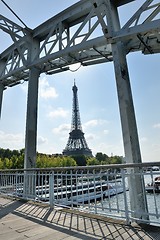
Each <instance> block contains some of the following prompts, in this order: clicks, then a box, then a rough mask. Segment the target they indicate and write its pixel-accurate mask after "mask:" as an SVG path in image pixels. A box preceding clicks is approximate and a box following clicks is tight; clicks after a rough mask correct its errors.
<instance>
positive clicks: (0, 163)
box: [0, 158, 3, 169]
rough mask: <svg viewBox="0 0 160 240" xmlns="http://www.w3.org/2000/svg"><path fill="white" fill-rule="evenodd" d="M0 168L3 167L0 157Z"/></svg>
mask: <svg viewBox="0 0 160 240" xmlns="http://www.w3.org/2000/svg"><path fill="white" fill-rule="evenodd" d="M0 169H3V161H2V159H1V158H0Z"/></svg>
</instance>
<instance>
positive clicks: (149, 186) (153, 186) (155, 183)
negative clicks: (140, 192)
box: [145, 176, 160, 193]
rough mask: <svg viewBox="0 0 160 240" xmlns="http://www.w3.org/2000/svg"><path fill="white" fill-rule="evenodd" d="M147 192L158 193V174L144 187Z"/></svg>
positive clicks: (159, 185)
mask: <svg viewBox="0 0 160 240" xmlns="http://www.w3.org/2000/svg"><path fill="white" fill-rule="evenodd" d="M145 189H146V191H147V192H148V193H160V176H158V177H155V179H154V181H153V182H152V183H150V184H147V186H146V187H145Z"/></svg>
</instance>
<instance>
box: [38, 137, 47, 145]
mask: <svg viewBox="0 0 160 240" xmlns="http://www.w3.org/2000/svg"><path fill="white" fill-rule="evenodd" d="M45 143H48V139H47V138H44V137H42V136H39V137H38V145H42V144H45Z"/></svg>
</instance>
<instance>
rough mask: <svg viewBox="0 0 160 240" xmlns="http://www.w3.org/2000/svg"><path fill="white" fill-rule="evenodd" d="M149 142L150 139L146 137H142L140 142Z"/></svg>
mask: <svg viewBox="0 0 160 240" xmlns="http://www.w3.org/2000/svg"><path fill="white" fill-rule="evenodd" d="M147 141H148V139H147V138H146V137H142V138H140V142H143V143H144V142H147Z"/></svg>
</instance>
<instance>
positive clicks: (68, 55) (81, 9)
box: [0, 0, 160, 212]
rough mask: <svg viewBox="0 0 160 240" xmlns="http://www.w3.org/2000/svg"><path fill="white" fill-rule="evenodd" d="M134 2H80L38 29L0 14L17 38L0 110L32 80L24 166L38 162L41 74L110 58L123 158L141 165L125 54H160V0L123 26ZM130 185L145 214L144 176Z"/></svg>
mask: <svg viewBox="0 0 160 240" xmlns="http://www.w3.org/2000/svg"><path fill="white" fill-rule="evenodd" d="M131 2H133V3H135V2H136V1H134V0H119V1H118V0H81V1H79V2H77V3H76V4H74V5H72V6H71V7H69V8H68V9H66V10H64V11H62V12H61V13H59V14H57V15H56V16H54V17H52V18H51V19H49V20H48V21H46V22H44V23H43V24H41V25H40V26H38V27H36V28H35V29H29V28H27V27H25V28H23V27H21V26H19V25H18V24H16V23H14V22H12V21H10V20H9V19H7V18H5V17H4V16H2V15H1V16H0V29H1V30H3V31H4V32H6V33H8V34H9V36H10V37H11V39H12V41H13V44H12V45H11V46H10V47H8V48H7V49H6V50H5V51H3V52H2V53H1V54H0V112H1V105H2V96H3V91H4V89H6V88H8V87H13V86H15V85H17V84H19V83H21V82H23V81H28V101H27V119H26V134H25V160H24V162H25V163H24V168H25V169H28V170H29V169H30V168H34V167H35V163H36V143H37V105H38V104H37V103H38V82H39V75H40V74H41V73H46V74H56V73H58V72H63V71H67V70H69V66H70V65H71V64H75V63H80V64H81V65H83V66H88V65H93V64H98V63H106V62H112V61H113V64H114V69H115V78H116V84H117V93H118V101H119V109H120V116H121V125H122V133H123V142H124V151H125V158H126V161H127V162H128V163H135V164H136V163H141V153H140V147H139V139H138V133H137V126H136V120H135V113H134V106H133V99H132V93H131V87H130V79H129V73H128V66H127V61H126V55H127V54H128V53H130V52H135V51H141V52H142V53H143V54H153V53H159V52H160V1H159V0H143V1H141V2H142V6H141V7H140V8H139V9H138V10H137V11H136V12H135V13H134V15H133V16H132V17H131V18H129V19H128V21H127V22H126V23H125V24H124V26H121V25H120V19H119V18H120V17H119V13H118V8H119V6H121V7H123V6H124V5H125V4H128V5H129V4H130V3H131ZM135 171H137V170H135ZM135 173H136V172H135ZM27 181H28V180H27V179H26V183H25V185H26V189H24V191H26V192H27V186H29V185H28V184H27ZM130 183H131V187H130V189H131V191H130V198H131V200H132V201H131V208H132V209H133V210H135V209H140V210H143V212H145V211H146V209H147V202H146V199H145V198H142V193H143V181H142V179H141V178H140V177H138V176H137V177H135V179H131V181H130Z"/></svg>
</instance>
